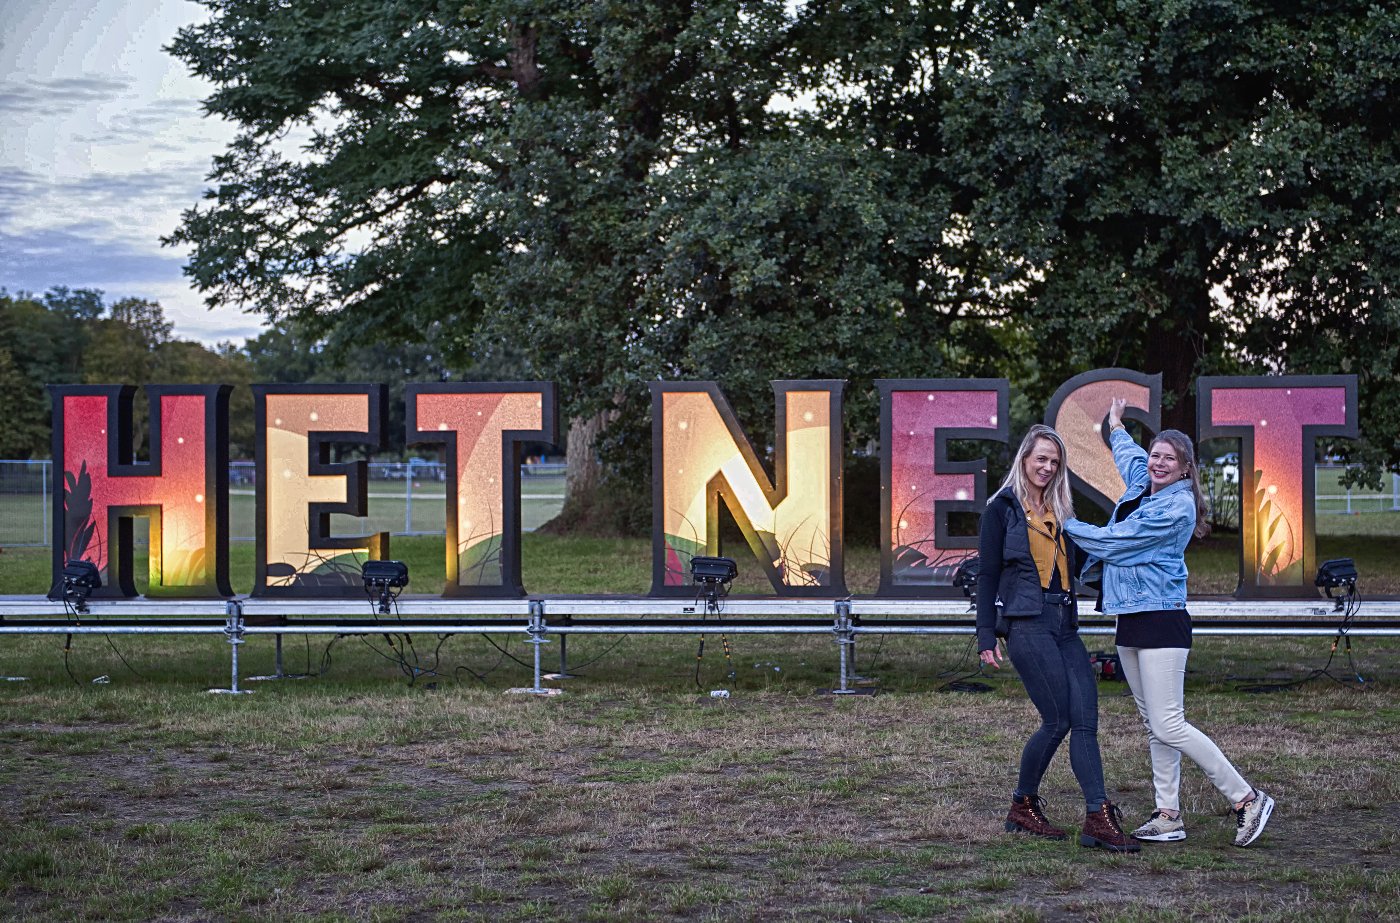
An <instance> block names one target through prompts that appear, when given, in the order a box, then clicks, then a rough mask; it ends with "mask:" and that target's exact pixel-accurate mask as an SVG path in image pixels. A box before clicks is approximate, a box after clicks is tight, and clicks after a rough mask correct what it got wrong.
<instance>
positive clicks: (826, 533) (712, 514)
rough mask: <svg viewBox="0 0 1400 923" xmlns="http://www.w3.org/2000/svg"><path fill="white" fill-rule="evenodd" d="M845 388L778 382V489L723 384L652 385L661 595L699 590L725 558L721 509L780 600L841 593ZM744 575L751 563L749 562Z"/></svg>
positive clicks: (657, 591) (656, 578) (655, 556)
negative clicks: (695, 560)
mask: <svg viewBox="0 0 1400 923" xmlns="http://www.w3.org/2000/svg"><path fill="white" fill-rule="evenodd" d="M844 387H845V383H844V382H842V381H776V382H773V391H774V394H775V396H776V402H777V411H776V413H777V419H776V422H777V425H776V427H775V432H774V443H775V445H774V455H775V461H774V467H775V469H776V474H777V479H776V484H775V483H774V482H772V481H770V480H769V479H768V476H767V475H766V474H765V472H764V470H763V467H762V465H761V464H760V463H759V460H758V455H757V453H755V451H754V449H753V446H752V445H751V444H750V443H749V441H748V439H747V438H746V437H745V435H744V433H743V430H742V429H741V428H740V427H739V424H738V421H737V419H736V418H735V416H734V411H733V409H732V408H731V407H730V406H729V403H728V402H727V401H726V400H725V399H724V395H723V394H721V393H720V390H719V386H718V385H716V384H715V383H714V382H709V381H705V382H685V383H667V382H653V383H652V385H651V412H652V424H651V425H652V494H653V503H654V509H653V520H652V522H653V527H652V585H651V592H652V595H670V596H679V595H685V594H687V593H691V592H693V590H690V589H689V584H690V559H691V557H692V556H693V555H696V554H718V553H719V551H720V544H719V504H720V503H721V502H723V503H724V504H725V506H727V507H728V508H729V511H730V512H731V513H732V514H733V515H734V518H735V520H736V521H737V522H738V524H739V528H740V529H741V530H742V531H743V533H744V538H745V539H746V540H747V541H748V544H749V547H750V548H751V549H752V550H753V553H754V555H755V557H756V558H757V560H758V563H759V566H760V567H761V568H762V569H763V572H764V574H765V575H766V576H767V577H768V580H769V582H770V583H771V584H772V585H773V588H774V589H775V590H776V591H777V592H778V594H779V595H780V596H842V595H845V593H846V588H845V587H846V581H845V576H844V574H843V572H842V541H841V538H842V536H841V450H842V431H841V393H842V390H843V389H844ZM741 570H742V563H741Z"/></svg>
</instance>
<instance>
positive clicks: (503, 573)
mask: <svg viewBox="0 0 1400 923" xmlns="http://www.w3.org/2000/svg"><path fill="white" fill-rule="evenodd" d="M407 400H408V441H409V442H412V443H438V444H440V445H442V446H444V447H445V449H446V452H447V548H446V551H447V571H446V573H447V587H446V590H445V591H444V594H443V595H445V596H523V595H524V594H525V588H524V585H523V583H522V581H521V577H520V446H521V443H523V442H525V441H536V442H548V443H553V442H554V440H555V432H556V431H557V430H558V419H559V415H558V410H557V407H558V403H557V401H556V398H555V387H554V385H553V384H550V383H541V382H489V383H484V384H475V383H472V384H426V385H409V386H408V391H407Z"/></svg>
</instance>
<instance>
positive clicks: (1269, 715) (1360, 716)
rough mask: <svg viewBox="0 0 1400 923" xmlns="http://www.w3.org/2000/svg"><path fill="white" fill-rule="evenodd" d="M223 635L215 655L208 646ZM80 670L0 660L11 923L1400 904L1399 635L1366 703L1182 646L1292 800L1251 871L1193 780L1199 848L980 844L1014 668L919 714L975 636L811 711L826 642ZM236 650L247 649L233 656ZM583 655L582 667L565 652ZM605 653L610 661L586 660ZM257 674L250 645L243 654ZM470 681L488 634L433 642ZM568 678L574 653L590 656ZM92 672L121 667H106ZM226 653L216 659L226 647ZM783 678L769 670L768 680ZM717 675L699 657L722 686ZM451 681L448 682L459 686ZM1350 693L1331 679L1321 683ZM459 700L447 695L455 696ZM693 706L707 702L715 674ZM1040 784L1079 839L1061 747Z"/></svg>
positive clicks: (1221, 738) (1199, 715) (1022, 719)
mask: <svg viewBox="0 0 1400 923" xmlns="http://www.w3.org/2000/svg"><path fill="white" fill-rule="evenodd" d="M207 643H212V642H207ZM153 644H155V645H156V646H155V647H153V648H152V649H150V650H143V651H141V652H139V653H137V652H131V651H128V652H127V656H128V659H130V660H132V662H133V665H134V666H136V667H137V669H141V670H142V672H143V673H147V675H148V678H147V679H145V680H138V679H136V678H134V677H131V676H130V675H129V674H127V675H123V674H122V673H121V672H120V671H119V667H120V664H117V663H115V662H114V663H108V662H106V661H104V660H101V659H100V656H101V655H100V654H99V652H98V651H97V650H92V651H84V652H83V653H84V656H85V657H86V658H88V659H86V660H82V661H81V662H80V663H79V664H78V665H77V666H78V672H79V675H80V676H82V677H84V678H86V676H87V675H88V674H91V673H93V672H94V671H95V670H109V669H110V671H111V673H112V675H113V682H112V683H111V684H110V685H105V686H90V685H85V686H82V687H78V686H75V685H73V684H72V683H70V682H69V680H68V678H67V676H66V675H65V674H64V673H63V672H62V670H61V668H58V669H57V671H55V670H54V669H53V667H52V665H50V666H49V669H48V672H47V673H45V671H44V670H43V669H35V668H40V667H42V666H43V664H44V661H46V660H50V659H52V657H53V654H52V651H51V650H49V649H48V648H51V647H52V642H48V647H45V646H44V645H43V644H42V643H41V642H39V641H26V642H21V643H19V644H18V645H16V646H15V647H14V648H12V649H11V650H10V651H9V657H8V658H7V664H6V669H8V670H13V669H15V666H14V661H16V660H17V661H19V662H21V663H23V664H24V665H25V669H26V670H31V671H32V672H33V673H34V674H36V677H35V679H34V680H33V681H32V682H30V683H27V684H6V685H5V686H4V687H0V695H3V696H4V698H3V700H0V701H2V702H3V711H0V716H2V718H3V721H2V723H0V739H3V742H4V746H3V749H2V750H0V817H3V820H0V824H3V827H4V830H3V838H2V839H0V843H2V844H3V845H0V893H2V894H3V897H2V898H0V913H3V914H4V915H6V916H9V917H14V918H19V919H26V918H29V919H166V920H196V919H198V920H202V919H210V918H215V919H229V918H240V919H243V918H246V919H282V918H287V917H293V916H295V917H302V916H307V917H312V918H317V917H322V918H326V919H446V920H453V919H462V920H473V919H478V920H498V919H519V920H549V919H558V920H579V919H583V920H589V919H596V920H706V919H724V920H731V919H754V920H784V919H800V920H809V919H854V920H898V919H989V920H1040V919H1044V920H1056V919H1070V918H1075V919H1091V920H1127V919H1130V918H1136V917H1141V916H1143V915H1145V914H1151V915H1152V916H1153V918H1154V919H1168V920H1171V919H1201V918H1240V919H1260V920H1263V919H1279V918H1287V917H1313V918H1317V919H1329V920H1330V919H1345V918H1368V919H1371V918H1383V917H1386V916H1393V915H1395V914H1397V913H1400V865H1397V862H1396V860H1395V845H1396V842H1395V841H1396V835H1395V833H1394V832H1393V831H1394V815H1395V811H1396V809H1397V807H1398V806H1400V746H1397V744H1400V692H1397V680H1400V670H1397V668H1396V667H1395V665H1394V664H1395V659H1394V658H1395V655H1396V653H1400V643H1397V642H1382V641H1376V642H1363V643H1360V644H1359V645H1358V647H1359V650H1358V653H1359V654H1361V655H1362V659H1361V664H1360V665H1361V666H1362V667H1363V669H1365V670H1366V671H1367V674H1368V680H1369V682H1368V683H1367V684H1366V685H1365V687H1363V688H1355V687H1354V686H1349V687H1343V686H1342V685H1338V684H1336V683H1332V682H1330V681H1325V682H1314V683H1311V684H1309V685H1308V686H1306V687H1302V688H1300V689H1298V690H1295V691H1291V692H1285V693H1281V694H1277V695H1272V696H1251V695H1245V694H1242V693H1239V692H1237V691H1235V688H1234V687H1235V686H1236V685H1237V681H1236V680H1235V679H1233V678H1232V677H1259V676H1283V675H1286V674H1289V673H1295V674H1296V673H1300V672H1303V671H1305V669H1306V668H1308V667H1311V666H1315V665H1317V663H1318V662H1319V661H1320V660H1321V659H1323V658H1325V654H1326V642H1325V641H1316V640H1314V641H1310V642H1302V641H1287V640H1279V641H1272V642H1269V643H1267V644H1262V643H1261V642H1259V641H1254V640H1250V641H1245V640H1225V639H1201V640H1200V641H1199V642H1198V650H1197V652H1196V654H1195V655H1193V659H1192V667H1193V673H1192V675H1191V678H1190V684H1191V686H1190V693H1189V699H1190V708H1191V715H1192V718H1193V720H1195V721H1196V722H1197V723H1198V724H1200V725H1201V726H1202V727H1204V728H1205V729H1207V730H1208V732H1209V733H1211V734H1212V735H1213V736H1214V738H1215V739H1216V740H1217V742H1219V743H1220V744H1221V746H1222V748H1223V749H1224V750H1225V751H1226V753H1227V754H1229V755H1230V756H1231V757H1232V758H1233V759H1234V760H1235V761H1236V762H1237V764H1238V765H1239V766H1240V767H1241V768H1242V770H1243V771H1244V772H1245V773H1246V775H1247V776H1248V777H1249V778H1250V779H1251V780H1253V781H1255V782H1256V783H1257V784H1259V785H1260V786H1262V787H1264V788H1266V789H1268V790H1269V791H1270V792H1271V793H1272V794H1274V795H1275V797H1277V798H1278V800H1279V805H1280V807H1279V813H1278V814H1277V816H1276V819H1275V821H1274V822H1273V824H1272V825H1271V826H1270V829H1269V831H1268V833H1267V834H1266V835H1265V838H1264V839H1263V840H1262V841H1261V843H1260V845H1259V847H1258V848H1256V849H1251V850H1237V849H1234V848H1233V847H1232V846H1230V845H1229V842H1230V826H1229V819H1228V818H1227V817H1226V816H1225V815H1224V811H1223V809H1224V808H1225V805H1224V804H1223V799H1221V798H1220V796H1219V795H1218V794H1217V793H1216V792H1215V791H1214V790H1213V789H1212V788H1211V787H1210V786H1209V784H1208V783H1207V782H1206V781H1205V780H1204V778H1203V777H1202V776H1201V774H1200V773H1199V771H1198V770H1196V769H1195V768H1194V767H1190V766H1188V768H1187V770H1186V772H1185V784H1184V790H1183V807H1184V808H1185V810H1186V812H1187V821H1188V826H1189V829H1190V832H1191V838H1190V839H1189V840H1188V841H1186V842H1185V843H1182V844H1170V845H1162V846H1149V847H1147V848H1145V849H1144V850H1143V852H1142V853H1141V854H1140V855H1136V856H1109V855H1105V854H1100V853H1094V852H1090V851H1088V850H1084V849H1082V848H1080V847H1078V846H1076V845H1074V843H1073V842H1072V841H1071V842H1070V843H1043V842H1032V841H1028V840H1026V839H1022V838H1016V837H1010V836H1008V835H1006V834H1004V833H1002V832H1001V823H1000V821H1001V817H1002V814H1003V813H1004V811H1005V807H1006V800H1007V792H1008V791H1009V790H1010V788H1011V787H1012V785H1013V784H1014V777H1015V761H1016V758H1017V755H1018V753H1019V749H1020V746H1021V744H1022V742H1023V741H1024V738H1025V735H1026V733H1028V731H1029V730H1030V728H1031V727H1032V725H1033V723H1034V720H1035V719H1034V713H1033V710H1032V709H1031V707H1030V705H1029V703H1028V702H1027V700H1026V698H1025V695H1024V693H1023V691H1022V690H1021V688H1020V686H1019V684H1018V683H1017V682H1016V680H1015V678H1014V676H1011V675H1007V674H1002V675H999V676H997V677H995V678H993V679H992V680H991V681H990V682H991V684H992V685H993V687H994V688H993V691H992V692H991V693H989V694H986V695H960V694H949V693H939V692H936V691H933V690H934V689H935V688H936V686H937V685H938V683H939V681H940V674H941V673H943V672H945V671H948V670H950V669H952V668H954V667H956V666H958V665H959V662H960V661H961V662H963V663H965V662H966V657H965V649H964V642H962V641H955V640H940V641H923V640H918V639H910V638H891V639H888V640H887V641H886V642H885V644H884V645H883V646H881V647H880V648H879V650H878V653H877V652H876V651H875V650H873V649H872V650H868V651H866V652H865V653H864V654H863V658H864V659H863V667H862V669H863V670H866V671H868V672H872V673H874V674H876V675H877V676H879V677H881V678H883V679H884V680H885V692H884V693H883V694H881V695H879V696H874V697H855V698H833V697H829V696H821V695H817V694H814V690H815V689H816V688H817V687H819V686H822V685H829V684H830V675H829V671H830V669H831V667H832V665H833V661H834V653H833V651H832V650H831V648H832V645H831V644H830V643H829V642H823V641H820V640H817V639H805V640H797V641H792V640H788V641H783V642H779V641H775V640H771V639H750V638H745V639H743V640H742V642H741V644H740V659H739V661H738V662H739V665H740V666H741V667H749V665H750V664H757V665H759V666H755V667H751V668H749V669H746V670H744V671H743V672H741V674H740V676H739V677H738V679H737V680H736V681H735V682H734V683H733V684H732V688H733V690H734V697H733V698H731V699H728V700H717V699H712V698H710V697H709V696H708V695H706V694H704V690H703V689H701V690H697V689H696V688H695V686H694V684H693V681H692V680H691V676H690V670H691V666H690V664H692V663H693V661H691V660H690V659H689V653H688V652H687V651H684V650H680V649H679V648H681V647H682V646H683V645H681V644H680V643H679V642H677V641H665V640H657V639H631V640H629V642H627V643H626V644H625V645H624V646H623V647H621V648H619V649H617V650H615V651H614V652H613V653H612V654H610V655H608V656H607V657H606V658H604V659H603V660H602V661H600V662H599V663H598V664H597V665H596V666H595V667H594V668H593V669H591V670H590V671H588V672H589V675H588V676H587V677H584V678H581V679H576V680H571V681H569V682H568V683H567V684H566V687H567V689H568V694H567V695H564V696H559V697H555V698H549V699H536V698H532V697H524V696H511V695H503V694H502V692H501V690H502V689H503V688H504V687H506V686H508V685H514V684H518V683H519V681H520V680H521V674H522V672H523V671H521V670H520V669H519V668H518V667H515V666H514V665H513V664H510V663H509V661H506V662H505V664H504V665H502V666H501V667H500V668H498V670H497V671H496V672H494V673H491V674H490V675H488V676H487V677H486V681H485V682H480V681H477V680H474V679H470V678H465V679H462V681H458V682H452V681H449V680H448V679H447V678H446V677H444V678H443V679H442V680H441V681H440V682H439V684H438V686H437V687H436V688H434V689H427V688H425V687H424V686H423V685H422V684H421V683H420V684H418V685H415V686H413V687H409V686H406V685H405V684H404V683H403V682H402V680H401V679H398V677H397V674H396V673H395V671H394V670H393V668H392V667H391V666H389V665H386V664H384V663H383V662H382V661H380V660H378V659H377V658H375V657H374V656H373V655H371V654H369V653H368V652H365V651H356V650H355V649H354V648H353V647H351V646H348V645H347V649H346V650H345V651H344V652H342V654H341V655H340V656H339V657H338V658H337V660H336V664H335V668H334V669H333V670H332V672H331V673H329V674H328V675H327V676H325V677H322V678H319V679H313V680H306V681H302V682H296V683H292V682H287V683H280V684H264V685H263V686H261V687H260V688H259V691H258V693H257V695H255V696H250V697H246V698H240V699H232V698H230V697H218V696H204V695H202V694H200V693H198V692H197V691H196V689H197V688H199V687H198V686H197V685H195V684H194V683H195V682H197V680H193V681H192V679H193V678H192V677H191V675H189V664H190V663H191V662H196V663H197V662H200V658H201V657H204V656H206V655H205V654H203V653H202V651H203V648H202V646H201V645H200V644H199V643H197V642H194V641H188V640H183V641H182V640H178V639H171V640H166V641H161V642H153ZM252 647H253V646H252V645H250V648H252ZM581 647H582V645H581ZM602 649H603V645H602V644H601V643H600V644H599V650H600V651H601V650H602ZM249 653H250V660H252V661H253V663H252V664H250V667H249V670H250V672H251V671H252V670H254V669H257V668H258V666H259V665H258V663H257V658H258V657H259V656H266V652H265V651H262V652H260V651H256V650H251V651H250V652H249ZM448 653H449V657H448V663H449V665H451V664H454V663H457V662H461V663H463V664H466V665H471V666H472V668H473V669H474V670H477V672H481V671H482V665H483V663H487V664H489V662H490V660H489V658H491V657H493V656H495V655H494V652H492V651H491V649H490V648H488V647H486V646H485V644H484V643H480V642H473V643H472V644H468V643H466V641H465V640H463V642H462V643H461V644H460V646H458V645H454V646H450V647H449V652H448ZM579 653H580V657H583V656H586V655H587V652H586V651H583V650H581V651H580V652H579ZM110 659H113V660H114V658H110ZM214 659H216V660H217V658H214ZM773 664H777V665H779V666H781V667H782V669H781V670H779V671H773V670H772V669H771V665H773ZM714 670H715V671H718V670H719V668H718V667H717V666H716V667H714ZM448 675H451V674H448ZM1339 675H1340V674H1339ZM456 676H457V677H459V678H462V677H465V676H466V674H463V673H458V674H456ZM705 679H706V684H707V685H708V684H710V683H715V684H717V683H718V682H721V681H723V677H721V676H717V675H707V676H706V677H705ZM1121 691H1122V687H1121V686H1118V685H1115V684H1107V683H1106V684H1103V685H1102V686H1101V693H1102V700H1101V713H1102V732H1101V740H1102V748H1103V751H1104V758H1105V766H1106V772H1107V778H1108V782H1109V789H1110V794H1111V797H1113V798H1114V799H1115V800H1116V801H1118V802H1119V803H1121V804H1122V805H1123V806H1124V808H1125V810H1126V812H1127V814H1128V817H1129V818H1130V819H1137V818H1139V817H1141V816H1143V815H1144V814H1145V812H1146V811H1147V810H1148V809H1149V808H1150V807H1151V791H1150V785H1149V781H1148V767H1147V758H1146V747H1145V743H1144V740H1143V735H1142V731H1141V729H1140V726H1139V725H1138V722H1137V719H1136V716H1135V715H1134V713H1133V709H1132V706H1131V702H1130V700H1128V699H1127V698H1124V697H1123V696H1122V695H1121V694H1119V693H1121ZM1043 793H1044V794H1045V795H1046V797H1047V798H1048V799H1049V801H1050V805H1051V812H1052V817H1053V818H1055V819H1056V820H1058V821H1060V822H1063V823H1065V824H1070V825H1073V824H1075V823H1076V822H1077V818H1076V817H1075V810H1076V805H1078V803H1079V800H1080V799H1079V796H1078V790H1077V787H1076V786H1075V784H1074V781H1073V778H1072V776H1071V774H1070V772H1069V768H1068V765H1067V756H1066V755H1065V754H1063V753H1062V754H1061V755H1059V756H1058V757H1057V758H1056V761H1055V763H1054V764H1053V766H1052V768H1051V771H1050V774H1049V776H1048V778H1047V779H1046V783H1045V787H1044V789H1043Z"/></svg>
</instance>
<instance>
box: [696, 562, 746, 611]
mask: <svg viewBox="0 0 1400 923" xmlns="http://www.w3.org/2000/svg"><path fill="white" fill-rule="evenodd" d="M737 576H739V566H738V565H737V564H735V563H734V559H733V558H712V557H707V556H705V555H701V554H697V555H692V556H691V558H690V580H691V582H692V583H694V584H695V585H696V586H697V587H700V592H701V593H703V594H704V596H705V612H706V613H715V614H718V613H719V608H720V606H719V598H720V597H721V596H724V595H725V594H727V593H728V592H729V584H730V583H731V582H733V580H734V578H735V577H737Z"/></svg>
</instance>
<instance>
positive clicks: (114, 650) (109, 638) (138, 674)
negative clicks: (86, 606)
mask: <svg viewBox="0 0 1400 923" xmlns="http://www.w3.org/2000/svg"><path fill="white" fill-rule="evenodd" d="M102 637H104V638H106V639H107V646H108V647H110V648H111V649H112V653H114V654H116V655H117V659H118V660H120V661H121V662H122V663H125V664H126V668H127V669H128V670H130V671H131V672H132V673H134V674H135V675H136V677H137V678H138V679H145V678H146V677H145V675H144V674H142V673H141V672H140V671H138V670H137V669H136V668H135V667H133V666H132V665H131V664H129V663H127V660H126V658H125V657H123V656H122V652H121V651H119V650H117V646H116V645H115V644H113V643H112V636H111V635H108V634H104V635H103V636H102Z"/></svg>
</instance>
